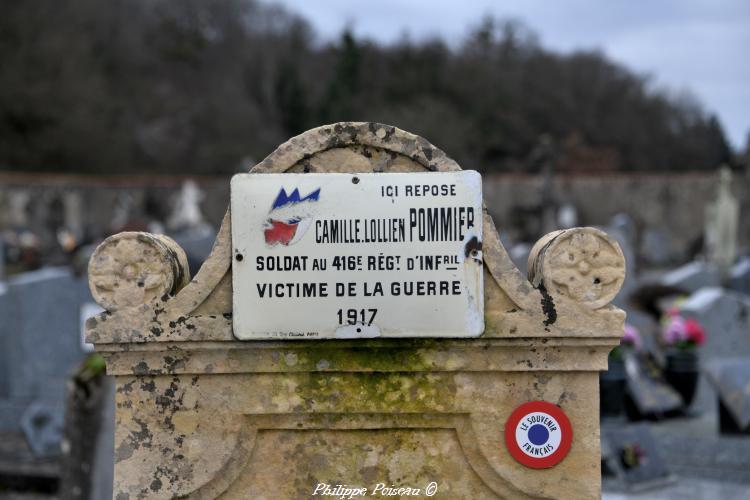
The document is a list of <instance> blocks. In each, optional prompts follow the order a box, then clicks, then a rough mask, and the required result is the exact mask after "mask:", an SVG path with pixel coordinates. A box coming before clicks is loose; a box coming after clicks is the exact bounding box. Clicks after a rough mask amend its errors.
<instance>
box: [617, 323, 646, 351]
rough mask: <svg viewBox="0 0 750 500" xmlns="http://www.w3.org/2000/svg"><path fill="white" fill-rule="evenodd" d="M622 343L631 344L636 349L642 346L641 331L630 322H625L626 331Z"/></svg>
mask: <svg viewBox="0 0 750 500" xmlns="http://www.w3.org/2000/svg"><path fill="white" fill-rule="evenodd" d="M620 345H631V346H634V347H635V348H636V349H640V347H641V333H640V332H639V331H638V329H637V328H636V327H634V326H633V325H631V324H630V323H625V332H624V333H623V335H622V338H621V339H620Z"/></svg>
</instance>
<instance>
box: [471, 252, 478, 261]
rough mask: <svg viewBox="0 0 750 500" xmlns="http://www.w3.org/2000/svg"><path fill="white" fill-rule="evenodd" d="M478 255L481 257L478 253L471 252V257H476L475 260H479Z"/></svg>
mask: <svg viewBox="0 0 750 500" xmlns="http://www.w3.org/2000/svg"><path fill="white" fill-rule="evenodd" d="M477 255H479V252H477V251H476V250H472V251H471V256H472V257H474V258H475V259H476V258H477Z"/></svg>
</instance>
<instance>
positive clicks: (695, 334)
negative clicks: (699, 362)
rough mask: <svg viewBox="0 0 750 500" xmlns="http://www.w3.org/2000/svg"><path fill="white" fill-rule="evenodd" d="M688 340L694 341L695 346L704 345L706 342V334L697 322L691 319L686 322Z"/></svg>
mask: <svg viewBox="0 0 750 500" xmlns="http://www.w3.org/2000/svg"><path fill="white" fill-rule="evenodd" d="M685 336H686V340H689V341H692V342H693V343H695V345H702V344H703V343H704V342H705V341H706V332H705V330H703V327H702V326H701V324H700V323H698V322H697V321H696V320H694V319H692V318H690V319H688V320H687V321H685Z"/></svg>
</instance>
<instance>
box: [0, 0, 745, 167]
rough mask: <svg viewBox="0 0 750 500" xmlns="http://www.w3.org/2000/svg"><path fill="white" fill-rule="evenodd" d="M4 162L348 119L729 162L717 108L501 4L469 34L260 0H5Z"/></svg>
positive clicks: (240, 140) (478, 160) (168, 156)
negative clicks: (407, 32)
mask: <svg viewBox="0 0 750 500" xmlns="http://www.w3.org/2000/svg"><path fill="white" fill-rule="evenodd" d="M0 3H1V4H2V5H1V6H0V11H2V12H3V14H2V16H0V61H2V64H0V169H2V170H27V171H61V170H62V171H70V172H98V173H111V172H121V173H135V172H147V171H159V172H163V173H169V172H174V173H176V172H180V173H194V174H197V173H204V174H208V173H231V172H234V171H236V170H237V168H238V164H239V162H240V161H242V160H243V159H246V158H248V157H249V158H253V159H256V160H259V159H262V158H263V157H264V156H265V155H267V154H268V153H269V152H271V151H272V150H273V149H274V147H275V146H276V145H277V144H279V143H281V142H283V141H284V140H286V139H287V138H288V137H290V136H292V135H295V134H297V133H300V132H302V131H304V130H306V129H308V128H310V127H313V126H316V125H321V124H324V123H330V122H335V121H343V120H367V121H380V122H383V123H389V124H393V125H396V126H399V127H401V128H404V129H407V130H410V131H413V132H415V133H418V134H420V135H423V136H425V137H426V138H428V139H429V140H430V141H432V142H434V143H435V144H440V145H441V147H442V148H443V149H445V150H446V152H447V153H448V154H449V155H451V156H453V157H454V158H455V159H456V160H458V161H459V162H460V163H461V164H462V165H464V166H465V167H467V168H476V169H479V170H481V171H484V172H493V171H510V170H515V171H531V170H533V169H534V168H535V167H534V165H533V163H531V162H529V155H530V152H531V151H532V150H533V149H534V146H535V145H536V144H537V143H538V141H539V137H540V136H542V135H543V134H548V135H549V136H551V137H552V138H553V140H554V141H555V142H556V143H557V144H560V151H561V153H562V159H561V162H560V167H561V168H562V169H565V168H566V167H565V165H566V160H565V158H568V161H567V164H568V165H570V168H583V169H602V170H693V169H713V168H715V167H716V166H717V165H719V164H720V163H723V162H729V161H731V157H732V152H731V150H730V148H729V146H728V143H727V140H726V138H725V135H724V133H723V131H722V128H721V125H720V124H719V122H718V120H717V119H716V117H715V116H714V115H712V114H710V113H708V112H706V111H705V110H704V109H703V108H702V107H701V105H700V104H699V103H698V102H697V101H696V100H695V99H694V98H693V97H691V96H686V95H670V94H669V93H667V92H665V91H661V90H657V89H654V88H653V86H652V85H651V84H650V82H649V80H648V78H647V77H644V76H641V75H637V74H634V73H633V72H632V71H630V70H628V69H627V68H625V67H623V66H621V65H618V64H616V63H613V62H612V61H610V60H608V59H607V58H606V57H605V56H604V55H603V54H601V53H599V52H596V51H592V52H577V53H573V54H570V55H562V54H558V53H555V52H552V51H550V50H547V49H545V48H543V47H541V46H540V45H539V43H538V41H537V37H536V35H535V34H534V33H532V32H531V31H530V30H529V29H528V28H526V27H525V26H524V25H523V24H521V23H520V22H517V21H512V20H510V21H507V20H496V19H493V18H485V19H483V20H481V21H480V22H479V23H478V24H477V26H476V27H475V28H474V29H473V30H472V31H471V32H470V33H469V35H468V36H467V37H466V39H465V40H464V42H463V43H461V44H459V45H458V46H455V47H449V46H448V45H447V44H446V43H445V42H444V41H442V40H440V39H433V40H426V41H420V42H413V41H411V40H410V39H409V38H408V37H404V38H403V39H402V40H401V41H400V42H398V43H396V44H393V45H389V46H381V45H377V44H375V43H372V42H370V41H367V40H361V39H357V38H356V37H355V36H354V34H353V33H352V32H351V31H350V30H346V31H345V32H344V33H343V34H342V35H341V38H340V40H339V41H338V42H336V43H329V44H319V43H316V41H315V34H314V33H313V30H312V28H311V27H310V25H309V24H308V23H307V22H306V21H305V20H304V19H302V18H300V17H299V16H297V15H294V14H292V13H289V12H288V11H286V10H284V9H282V8H280V7H277V6H273V5H269V4H264V3H259V2H256V1H254V0H225V1H211V2H205V1H200V0H186V1H183V2H171V1H166V0H157V1H154V0H129V1H127V2H126V1H123V0H111V1H109V2H100V1H97V0H76V1H73V2H49V1H48V0H26V1H23V2H15V1H11V0H2V1H1V2H0Z"/></svg>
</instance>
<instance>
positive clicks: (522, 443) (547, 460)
mask: <svg viewBox="0 0 750 500" xmlns="http://www.w3.org/2000/svg"><path fill="white" fill-rule="evenodd" d="M572 441H573V428H572V427H571V426H570V420H568V417H567V415H565V413H564V412H563V411H562V410H561V409H560V407H559V406H557V405H554V404H552V403H548V402H546V401H530V402H528V403H524V404H522V405H521V406H519V407H518V408H516V409H515V410H514V411H513V413H512V414H511V415H510V418H509V419H508V421H507V422H506V423H505V446H507V447H508V451H509V452H510V454H511V456H512V457H513V458H515V459H516V460H517V461H518V462H520V463H522V464H523V465H525V466H526V467H531V468H532V469H546V468H548V467H552V466H554V465H557V464H558V463H560V462H561V461H562V459H563V458H565V455H567V454H568V451H570V443H571V442H572Z"/></svg>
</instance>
